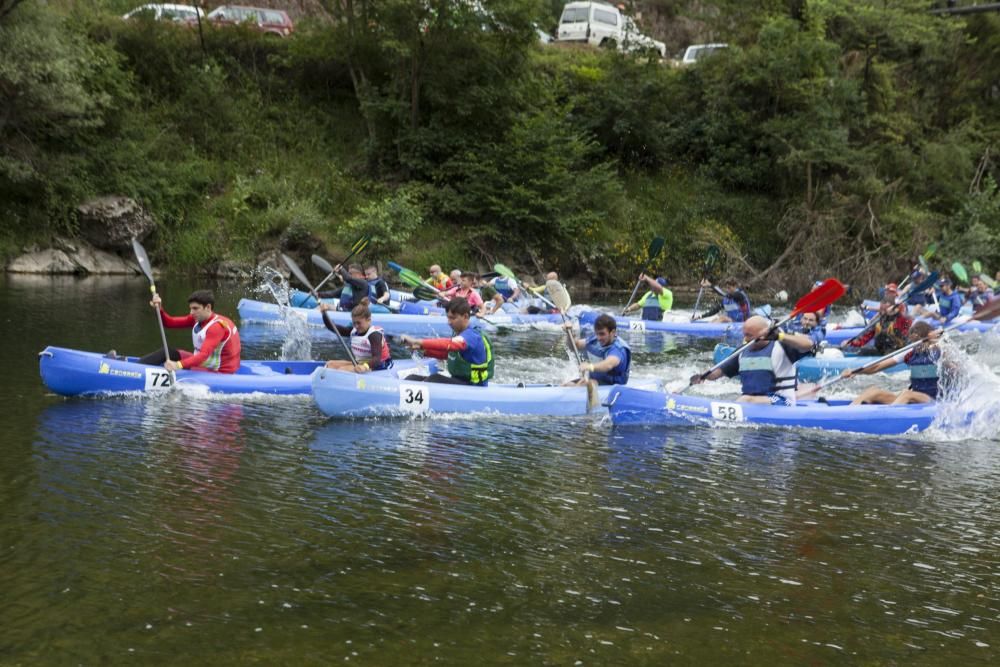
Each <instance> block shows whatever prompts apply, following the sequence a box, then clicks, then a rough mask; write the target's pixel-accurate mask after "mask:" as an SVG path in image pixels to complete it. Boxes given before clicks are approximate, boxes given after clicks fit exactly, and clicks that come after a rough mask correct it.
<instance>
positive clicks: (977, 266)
mask: <svg viewBox="0 0 1000 667" xmlns="http://www.w3.org/2000/svg"><path fill="white" fill-rule="evenodd" d="M972 270H973V271H975V272H976V273H982V272H983V265H982V264H980V263H979V260H978V259H977V260H976V261H974V262H973V263H972Z"/></svg>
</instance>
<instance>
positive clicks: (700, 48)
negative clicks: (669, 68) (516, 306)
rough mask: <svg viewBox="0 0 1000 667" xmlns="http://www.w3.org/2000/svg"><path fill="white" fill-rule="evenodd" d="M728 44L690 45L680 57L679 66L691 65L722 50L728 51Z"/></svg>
mask: <svg viewBox="0 0 1000 667" xmlns="http://www.w3.org/2000/svg"><path fill="white" fill-rule="evenodd" d="M728 48H729V45H728V44H692V45H691V46H689V47H687V49H685V50H684V55H683V56H681V59H680V61H679V62H678V64H679V65H693V64H695V63H696V62H698V61H699V60H703V59H705V58H707V57H709V56H711V55H712V54H713V53H717V52H718V51H721V50H722V49H728Z"/></svg>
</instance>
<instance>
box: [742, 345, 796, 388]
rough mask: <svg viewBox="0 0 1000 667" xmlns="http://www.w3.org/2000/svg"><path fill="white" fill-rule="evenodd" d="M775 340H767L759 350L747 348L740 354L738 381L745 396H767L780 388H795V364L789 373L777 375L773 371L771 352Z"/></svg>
mask: <svg viewBox="0 0 1000 667" xmlns="http://www.w3.org/2000/svg"><path fill="white" fill-rule="evenodd" d="M777 344H778V342H777V341H773V340H772V341H771V342H769V343H768V344H767V345H766V346H765V347H764V348H762V349H760V350H752V349H747V350H746V351H745V352H743V353H742V354H740V381H741V382H742V384H743V393H744V394H745V395H747V396H767V395H768V394H773V393H776V392H779V391H782V390H787V389H795V387H796V381H795V366H791V375H789V376H781V377H779V376H778V375H777V374H776V373H775V369H774V361H773V359H772V357H771V353H772V352H773V350H774V346H775V345H777Z"/></svg>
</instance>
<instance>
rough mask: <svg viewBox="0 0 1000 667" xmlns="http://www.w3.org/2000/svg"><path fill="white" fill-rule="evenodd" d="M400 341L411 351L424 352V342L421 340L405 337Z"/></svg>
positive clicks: (400, 338) (401, 337)
mask: <svg viewBox="0 0 1000 667" xmlns="http://www.w3.org/2000/svg"><path fill="white" fill-rule="evenodd" d="M399 340H400V341H401V342H402V343H403V345H405V346H406V347H408V348H409V349H411V350H422V349H423V348H424V342H423V341H422V340H420V339H419V338H412V337H410V336H406V335H403V336H400V337H399Z"/></svg>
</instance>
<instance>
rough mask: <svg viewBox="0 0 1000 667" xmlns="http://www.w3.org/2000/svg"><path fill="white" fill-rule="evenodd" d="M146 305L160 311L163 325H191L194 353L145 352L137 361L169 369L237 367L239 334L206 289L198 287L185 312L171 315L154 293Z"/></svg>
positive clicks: (231, 369)
mask: <svg viewBox="0 0 1000 667" xmlns="http://www.w3.org/2000/svg"><path fill="white" fill-rule="evenodd" d="M149 305H150V306H152V307H153V308H156V309H157V310H158V311H159V313H160V319H161V320H162V321H163V326H165V327H167V328H168V329H186V328H187V327H191V339H192V343H193V346H194V352H188V351H187V350H175V349H172V348H171V350H170V358H169V359H165V358H164V351H163V350H157V351H156V352H152V353H150V354H147V355H146V356H145V357H143V358H142V359H140V360H139V363H142V364H150V365H154V366H158V365H160V364H162V365H163V367H164V368H166V369H167V370H168V371H179V370H193V371H211V372H214V373H235V372H236V371H238V370H239V368H240V333H239V331H237V330H236V325H235V324H233V321H232V320H231V319H229V318H228V317H225V316H223V315H219V314H218V313H216V312H215V296H214V295H213V294H212V293H211V292H210V291H208V290H198V291H196V292H193V293H192V294H191V296H189V297H188V311H189V312H188V314H187V315H184V316H182V317H174V316H173V315H169V314H167V312H166V311H165V310H163V308H162V307H161V302H160V295H159V294H154V295H153V299H152V301H150V302H149Z"/></svg>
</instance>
